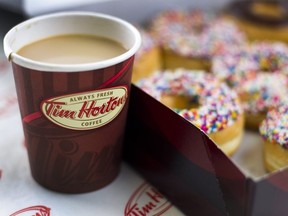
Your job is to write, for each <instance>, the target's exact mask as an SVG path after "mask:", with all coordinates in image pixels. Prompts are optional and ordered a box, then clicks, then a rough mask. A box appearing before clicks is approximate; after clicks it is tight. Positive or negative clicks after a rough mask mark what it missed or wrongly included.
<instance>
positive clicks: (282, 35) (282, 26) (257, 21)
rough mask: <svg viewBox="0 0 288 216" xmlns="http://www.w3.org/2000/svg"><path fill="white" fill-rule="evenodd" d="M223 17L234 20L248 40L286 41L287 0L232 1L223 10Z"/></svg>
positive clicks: (287, 39) (287, 30) (287, 40)
mask: <svg viewBox="0 0 288 216" xmlns="http://www.w3.org/2000/svg"><path fill="white" fill-rule="evenodd" d="M224 17H226V18H227V19H228V20H232V21H234V22H235V23H236V24H237V25H238V27H239V28H240V29H241V30H242V31H243V32H245V34H246V35H247V39H248V40H249V41H255V40H272V41H283V42H285V43H286V42H288V37H287V33H288V2H287V1H286V0H278V1H263V0H254V1H234V2H232V3H231V4H229V5H228V6H227V7H226V9H225V10H224Z"/></svg>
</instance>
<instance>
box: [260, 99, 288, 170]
mask: <svg viewBox="0 0 288 216" xmlns="http://www.w3.org/2000/svg"><path fill="white" fill-rule="evenodd" d="M259 131H260V134H261V136H262V138H263V143H264V166H265V168H266V170H267V171H268V172H273V171H276V170H279V169H281V168H284V167H285V166H287V165H288V104H287V102H286V103H284V104H282V105H280V106H279V107H277V108H274V109H271V110H269V112H268V113H267V116H266V118H265V119H264V120H263V121H262V122H261V124H260V127H259Z"/></svg>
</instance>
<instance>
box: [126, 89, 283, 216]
mask: <svg viewBox="0 0 288 216" xmlns="http://www.w3.org/2000/svg"><path fill="white" fill-rule="evenodd" d="M259 151H261V149H259ZM244 156H245V155H244ZM244 156H243V157H244ZM124 157H125V160H126V161H127V162H128V163H129V164H130V165H131V166H132V167H134V168H135V169H136V170H137V171H138V172H139V173H140V174H141V175H142V176H144V177H145V178H146V179H147V180H148V181H149V182H150V183H151V184H152V185H154V186H155V187H156V188H158V190H159V191H160V192H162V193H163V194H164V195H165V196H166V197H167V198H168V199H169V200H170V201H171V202H172V203H173V204H175V205H176V206H177V207H178V208H179V209H180V210H182V211H183V213H184V214H186V215H189V216H190V215H197V216H201V215H203V216H208V215H213V216H224V215H232V216H266V215H267V216H278V215H279V216H280V215H281V216H283V215H287V214H288V205H287V201H288V170H287V169H283V170H280V171H278V172H275V173H272V174H265V175H263V176H260V177H258V178H255V177H251V176H248V175H247V173H246V172H245V173H244V172H243V171H242V170H241V169H240V168H239V166H238V165H237V164H236V163H235V162H234V161H232V160H231V158H228V157H227V156H226V155H225V154H224V153H223V152H222V151H221V150H220V149H218V148H217V146H216V144H215V143H213V141H212V140H211V139H209V138H208V137H207V136H206V135H205V133H203V132H202V131H201V130H199V129H198V128H197V127H195V126H194V125H193V124H191V123H190V122H188V121H187V120H185V119H184V118H183V117H181V116H179V115H178V114H176V113H175V112H174V111H172V110H171V109H169V108H168V107H166V106H165V105H163V104H162V103H160V102H158V101H157V100H155V99H154V98H152V97H151V96H149V95H148V94H146V93H145V92H143V91H142V90H141V89H139V88H138V87H136V86H134V85H133V86H132V95H131V98H130V107H129V116H128V126H127V133H126V140H125V145H124Z"/></svg>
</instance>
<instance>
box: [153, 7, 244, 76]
mask: <svg viewBox="0 0 288 216" xmlns="http://www.w3.org/2000/svg"><path fill="white" fill-rule="evenodd" d="M150 29H151V32H152V34H153V36H154V37H155V38H156V39H157V40H158V42H159V44H160V45H161V47H162V52H163V65H164V68H165V69H172V70H173V69H176V68H179V67H181V68H187V69H195V70H197V69H198V70H206V71H209V70H210V66H211V58H212V57H213V56H215V55H221V54H222V53H226V52H227V51H226V50H227V48H228V47H231V46H238V45H239V44H243V43H244V42H245V41H246V40H245V36H244V34H243V33H242V32H240V30H239V29H238V28H237V26H236V25H235V24H234V23H233V22H231V21H229V20H227V19H222V18H219V17H217V16H216V15H212V14H211V13H209V14H208V13H205V12H203V11H200V10H187V11H185V10H177V9H175V10H168V11H164V12H162V13H159V14H158V15H157V16H156V17H155V18H154V20H153V21H152V22H151V24H150Z"/></svg>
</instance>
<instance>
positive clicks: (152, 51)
mask: <svg viewBox="0 0 288 216" xmlns="http://www.w3.org/2000/svg"><path fill="white" fill-rule="evenodd" d="M137 29H138V30H139V32H140V34H141V38H142V44H141V46H140V48H139V50H138V51H137V53H136V55H135V61H134V66H133V72H132V82H133V83H136V82H137V81H138V80H140V79H142V78H144V77H146V76H149V75H150V74H152V73H153V72H155V71H157V70H160V69H161V68H162V60H161V50H160V46H159V44H158V43H157V41H156V40H155V39H154V38H153V37H152V35H151V34H150V32H148V31H147V30H145V29H144V28H141V27H139V26H137Z"/></svg>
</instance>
